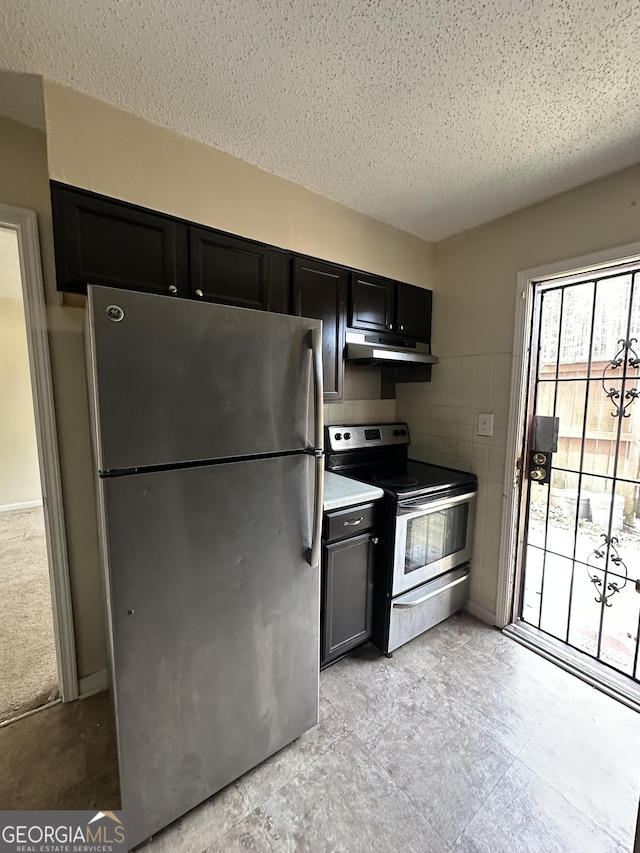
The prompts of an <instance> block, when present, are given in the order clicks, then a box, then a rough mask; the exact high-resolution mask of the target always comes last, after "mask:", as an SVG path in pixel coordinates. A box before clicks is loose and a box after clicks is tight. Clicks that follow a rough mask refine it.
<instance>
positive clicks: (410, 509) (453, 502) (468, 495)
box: [398, 491, 478, 515]
mask: <svg viewBox="0 0 640 853" xmlns="http://www.w3.org/2000/svg"><path fill="white" fill-rule="evenodd" d="M477 494H478V492H477V491H476V492H465V493H464V495H456V496H455V497H453V498H442V499H441V500H434V501H426V502H423V503H419V504H417V503H412V504H409V503H407V504H402V503H400V504H398V515H411V514H412V513H419V512H435V511H436V510H439V509H443V508H444V507H450V506H457V504H462V503H468V502H469V501H471V500H473V498H475V497H476V496H477Z"/></svg>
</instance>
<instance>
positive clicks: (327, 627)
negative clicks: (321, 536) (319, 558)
mask: <svg viewBox="0 0 640 853" xmlns="http://www.w3.org/2000/svg"><path fill="white" fill-rule="evenodd" d="M373 548H374V546H373V538H372V536H371V534H370V533H365V534H363V535H362V536H354V537H352V538H351V539H344V540H343V541H342V542H335V543H333V544H332V545H325V546H324V548H323V571H322V649H321V658H322V659H321V666H325V665H326V664H328V663H331V661H333V660H335V659H336V658H338V657H340V656H341V655H343V654H345V652H348V651H349V650H350V649H353V648H355V646H359V645H360V644H361V643H364V642H366V641H367V640H368V639H369V637H370V636H371V607H372V602H373V553H374V552H373Z"/></svg>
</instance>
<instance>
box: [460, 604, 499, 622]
mask: <svg viewBox="0 0 640 853" xmlns="http://www.w3.org/2000/svg"><path fill="white" fill-rule="evenodd" d="M465 610H466V611H467V612H468V613H470V614H471V615H472V616H475V617H476V619H480V620H481V621H482V622H486V623H487V624H488V625H495V624H496V614H495V613H492V612H491V611H490V610H486V609H485V608H484V607H480V605H479V604H476V603H475V601H468V602H467V606H466V607H465Z"/></svg>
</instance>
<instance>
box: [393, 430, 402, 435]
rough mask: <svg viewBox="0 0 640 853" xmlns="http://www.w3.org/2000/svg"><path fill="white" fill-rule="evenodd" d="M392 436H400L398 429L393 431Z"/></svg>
mask: <svg viewBox="0 0 640 853" xmlns="http://www.w3.org/2000/svg"><path fill="white" fill-rule="evenodd" d="M393 434H394V435H400V434H401V433H400V430H399V429H394V431H393Z"/></svg>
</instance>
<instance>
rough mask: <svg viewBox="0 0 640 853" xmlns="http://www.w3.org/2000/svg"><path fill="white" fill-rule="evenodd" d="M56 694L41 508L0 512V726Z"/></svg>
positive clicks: (47, 564)
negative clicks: (1, 723)
mask: <svg viewBox="0 0 640 853" xmlns="http://www.w3.org/2000/svg"><path fill="white" fill-rule="evenodd" d="M57 695H58V684H57V671H56V653H55V641H54V635H53V616H52V611H51V590H50V586H49V563H48V557H47V546H46V540H45V532H44V515H43V511H42V507H34V508H31V509H23V510H15V511H12V512H2V513H0V722H3V721H4V720H8V719H11V718H13V717H16V716H18V715H19V714H23V713H25V711H30V710H32V709H33V708H38V707H39V706H40V705H44V704H45V703H46V702H47V701H49V700H51V699H55V698H56V697H57Z"/></svg>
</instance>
